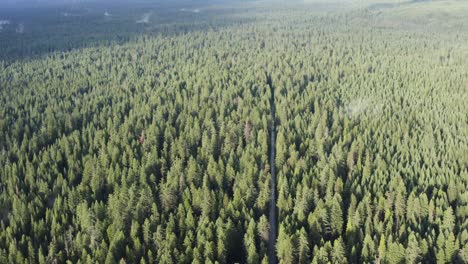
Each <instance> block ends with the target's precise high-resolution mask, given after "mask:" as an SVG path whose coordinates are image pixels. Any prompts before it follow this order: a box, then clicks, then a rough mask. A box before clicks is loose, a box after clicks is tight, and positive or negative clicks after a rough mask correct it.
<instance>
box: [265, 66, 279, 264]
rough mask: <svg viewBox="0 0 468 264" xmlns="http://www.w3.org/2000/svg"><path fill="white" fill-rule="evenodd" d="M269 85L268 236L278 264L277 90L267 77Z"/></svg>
mask: <svg viewBox="0 0 468 264" xmlns="http://www.w3.org/2000/svg"><path fill="white" fill-rule="evenodd" d="M267 83H268V85H269V86H270V91H271V99H270V107H271V126H270V151H269V152H270V153H269V154H270V174H271V199H270V208H269V215H268V219H269V222H270V233H269V235H268V260H269V263H270V264H276V263H277V259H276V251H275V247H276V234H277V232H276V229H277V226H276V224H277V219H276V162H275V159H276V106H275V91H274V90H275V88H274V87H273V83H272V81H271V76H270V75H267Z"/></svg>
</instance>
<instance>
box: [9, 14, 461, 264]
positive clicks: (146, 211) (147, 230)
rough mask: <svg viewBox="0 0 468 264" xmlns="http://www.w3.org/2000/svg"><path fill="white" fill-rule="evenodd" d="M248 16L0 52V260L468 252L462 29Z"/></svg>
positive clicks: (418, 258) (225, 259)
mask: <svg viewBox="0 0 468 264" xmlns="http://www.w3.org/2000/svg"><path fill="white" fill-rule="evenodd" d="M365 15H370V14H367V13H366V14H365ZM245 16H251V18H252V21H251V22H248V23H247V22H245ZM241 17H242V18H240V21H242V23H241V22H239V23H233V24H231V25H229V26H227V25H225V24H222V25H219V26H218V27H207V28H202V29H200V30H192V31H190V32H186V33H181V32H179V31H178V32H177V34H168V35H164V34H159V35H156V36H140V37H136V38H135V40H132V41H130V42H128V43H114V44H111V45H105V46H104V45H103V46H99V47H88V48H82V49H77V50H74V51H70V52H61V51H57V52H52V53H50V54H49V55H47V56H43V57H41V58H36V59H30V60H15V61H8V63H7V62H2V63H1V64H0V105H1V107H0V224H1V228H0V263H65V262H70V263H94V262H97V263H118V262H122V261H124V262H127V263H233V262H241V263H267V262H268V256H267V243H268V241H269V229H270V226H269V225H270V223H269V219H268V206H269V204H270V202H271V200H270V198H271V197H270V184H271V174H270V166H276V171H277V186H276V187H277V188H276V193H277V201H276V206H277V209H278V219H277V222H278V235H277V241H276V246H275V248H276V256H277V258H278V260H279V262H280V263H329V262H331V263H373V262H378V263H419V262H422V263H436V262H437V263H466V262H468V246H467V245H468V220H467V219H468V218H467V216H468V193H467V192H466V190H467V187H468V155H467V153H468V115H467V113H468V104H466V102H468V92H467V91H468V60H466V58H467V56H468V53H467V50H466V48H464V47H465V46H464V45H466V43H467V41H468V35H466V32H465V33H463V32H460V33H459V34H454V33H453V32H442V31H438V30H437V29H433V30H432V31H431V30H429V31H424V30H416V29H409V30H407V29H401V28H377V27H375V26H372V25H369V24H366V23H365V22H363V21H361V20H360V19H358V18H362V17H365V16H363V14H362V13H359V12H357V13H355V12H349V13H344V14H316V13H314V12H311V11H310V10H303V9H301V8H291V9H284V8H281V9H274V8H272V9H261V11H258V13H253V12H248V13H247V14H242V16H241ZM434 32H437V34H434ZM12 57H15V56H13V55H12ZM270 85H271V87H270ZM271 89H273V91H274V100H273V101H271V100H270V99H271V95H272V94H271V93H272V90H271ZM272 103H274V104H275V108H276V120H275V122H274V123H275V129H276V131H277V137H276V146H274V147H275V148H276V163H275V164H270V162H269V156H268V155H269V150H270V147H271V146H270V139H269V129H270V127H271V124H272V121H273V120H272V119H271V118H272V115H271V104H272Z"/></svg>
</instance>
